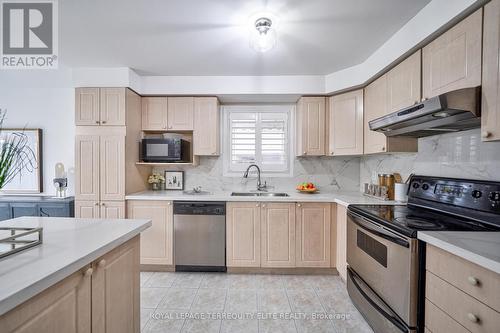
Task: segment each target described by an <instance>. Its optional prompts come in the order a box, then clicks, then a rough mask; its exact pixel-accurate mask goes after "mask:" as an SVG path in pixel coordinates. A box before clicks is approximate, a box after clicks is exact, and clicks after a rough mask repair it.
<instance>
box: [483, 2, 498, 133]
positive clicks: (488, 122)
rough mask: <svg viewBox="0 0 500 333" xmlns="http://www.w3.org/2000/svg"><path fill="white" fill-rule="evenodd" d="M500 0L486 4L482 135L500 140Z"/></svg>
mask: <svg viewBox="0 0 500 333" xmlns="http://www.w3.org/2000/svg"><path fill="white" fill-rule="evenodd" d="M499 55H500V0H493V1H491V2H489V3H488V4H486V6H484V32H483V84H482V109H481V130H482V133H481V137H482V140H483V141H494V140H500V84H499V82H500V66H499V63H500V57H499Z"/></svg>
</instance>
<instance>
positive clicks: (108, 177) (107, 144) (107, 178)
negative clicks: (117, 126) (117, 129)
mask: <svg viewBox="0 0 500 333" xmlns="http://www.w3.org/2000/svg"><path fill="white" fill-rule="evenodd" d="M99 154H100V158H99V161H100V163H99V164H100V167H99V177H100V186H99V188H100V200H125V137H123V136H118V135H101V136H100V140H99Z"/></svg>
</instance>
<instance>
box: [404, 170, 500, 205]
mask: <svg viewBox="0 0 500 333" xmlns="http://www.w3.org/2000/svg"><path fill="white" fill-rule="evenodd" d="M408 197H409V198H410V200H411V198H419V199H424V200H430V201H434V202H440V203H444V204H451V205H455V206H460V207H464V208H471V209H475V210H480V211H484V212H492V213H495V212H496V213H500V182H488V181H480V180H466V179H454V178H438V177H427V176H413V177H412V179H411V182H410V188H409V189H408Z"/></svg>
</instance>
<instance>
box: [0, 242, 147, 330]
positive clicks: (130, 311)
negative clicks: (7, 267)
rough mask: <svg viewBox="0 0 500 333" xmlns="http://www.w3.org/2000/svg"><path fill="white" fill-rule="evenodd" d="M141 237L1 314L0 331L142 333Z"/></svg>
mask: <svg viewBox="0 0 500 333" xmlns="http://www.w3.org/2000/svg"><path fill="white" fill-rule="evenodd" d="M139 292H140V288H139V237H135V238H133V239H131V240H129V241H128V242H126V243H124V244H123V245H121V246H119V247H117V248H116V249H114V250H112V251H111V252H109V253H107V254H105V255H104V256H102V257H101V258H100V259H98V260H96V261H95V262H94V263H92V264H91V265H89V266H86V267H84V268H83V269H82V270H80V271H78V272H75V273H73V274H72V275H70V276H68V277H67V278H65V279H64V280H62V281H60V282H58V283H56V284H55V285H53V286H51V287H49V288H48V289H46V290H45V291H43V292H41V293H40V294H38V295H36V296H34V297H33V298H31V299H30V300H28V301H26V302H24V303H23V304H21V305H19V306H18V307H16V308H14V309H13V310H11V311H9V312H7V313H6V314H4V315H2V316H0V327H1V329H0V331H1V332H2V333H21V332H22V333H54V332H65V333H90V332H92V333H95V332H98V333H100V332H106V333H122V332H123V333H127V332H130V333H137V332H139V331H140V326H139V319H140V309H139V306H140V303H139Z"/></svg>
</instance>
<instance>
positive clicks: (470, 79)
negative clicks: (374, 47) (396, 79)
mask: <svg viewBox="0 0 500 333" xmlns="http://www.w3.org/2000/svg"><path fill="white" fill-rule="evenodd" d="M497 29H498V26H497ZM497 43H498V41H497ZM481 44H482V9H479V10H477V11H476V12H474V13H473V14H471V15H470V16H468V17H467V18H465V19H464V20H462V21H461V22H460V23H458V24H457V25H455V26H454V27H453V28H451V29H449V30H448V31H446V32H445V33H444V34H442V35H441V36H439V37H438V38H436V39H435V40H434V41H432V42H431V43H429V44H428V45H427V46H425V47H424V48H423V60H422V64H423V70H422V86H423V97H424V98H430V97H433V96H437V95H439V94H442V93H445V92H448V91H451V90H456V89H461V88H467V87H475V86H479V85H481Z"/></svg>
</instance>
